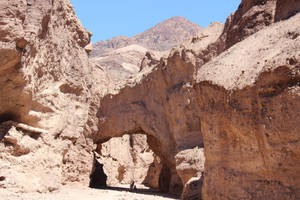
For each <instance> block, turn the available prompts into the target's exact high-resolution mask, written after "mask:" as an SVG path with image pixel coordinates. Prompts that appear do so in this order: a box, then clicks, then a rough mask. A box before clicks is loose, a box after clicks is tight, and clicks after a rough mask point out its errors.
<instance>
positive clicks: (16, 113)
mask: <svg viewBox="0 0 300 200" xmlns="http://www.w3.org/2000/svg"><path fill="white" fill-rule="evenodd" d="M0 24H1V25H0V57H1V59H0V60H1V61H0V86H1V87H0V88H1V89H0V123H1V124H2V125H5V123H7V122H9V121H13V123H12V124H9V126H8V128H4V129H1V131H3V132H2V133H1V137H4V138H3V140H2V141H3V142H1V143H0V149H1V151H0V152H1V153H0V158H1V159H0V160H1V161H0V171H1V176H4V177H5V180H4V181H2V182H1V188H3V187H4V188H6V189H8V190H13V191H25V192H31V191H39V192H46V191H52V190H55V189H57V188H58V187H59V186H60V185H61V184H66V183H68V182H81V183H88V181H89V173H90V171H91V168H92V166H91V165H92V154H91V150H92V142H91V141H90V140H88V139H87V138H86V137H85V135H84V133H83V131H84V127H85V125H86V122H87V119H88V108H89V104H90V100H89V98H90V91H89V88H90V85H91V83H92V82H91V74H93V73H92V68H91V66H90V65H89V61H88V55H87V53H86V50H85V49H84V48H85V46H87V45H88V44H89V43H90V35H91V34H90V33H89V32H88V31H86V30H85V29H84V28H83V27H82V25H81V23H80V22H79V20H78V19H77V17H76V16H75V13H74V11H73V7H72V6H71V4H70V2H69V1H68V0H56V1H52V0H47V1H32V0H27V1H22V0H11V1H5V0H1V1H0ZM4 122H5V123H4ZM22 124H23V125H22ZM2 125H1V126H2ZM6 125H7V124H6ZM1 139H2V138H1ZM33 169H34V170H33Z"/></svg>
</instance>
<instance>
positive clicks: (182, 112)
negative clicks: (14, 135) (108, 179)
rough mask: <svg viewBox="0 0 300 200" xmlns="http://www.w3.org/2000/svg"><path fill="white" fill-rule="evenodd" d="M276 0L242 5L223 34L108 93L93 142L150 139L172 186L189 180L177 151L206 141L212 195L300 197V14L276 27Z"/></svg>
mask: <svg viewBox="0 0 300 200" xmlns="http://www.w3.org/2000/svg"><path fill="white" fill-rule="evenodd" d="M277 3H278V2H277V1H271V0H270V1H243V2H242V4H241V6H240V7H239V9H238V11H237V12H236V13H235V14H234V15H232V16H230V17H229V19H228V21H227V24H226V25H225V28H224V30H223V33H220V35H221V36H220V37H219V38H217V37H215V36H214V37H211V38H214V39H212V40H211V41H210V42H206V43H205V45H201V37H198V38H200V39H199V40H198V45H199V46H200V47H201V48H198V49H197V51H193V49H189V48H188V47H187V46H186V47H185V46H181V47H180V48H177V49H175V50H173V51H172V52H171V53H170V55H169V57H168V58H167V59H162V60H161V61H160V63H159V64H158V65H157V66H156V67H154V69H153V70H152V72H150V73H149V74H148V75H147V76H146V77H144V78H142V79H138V78H137V79H136V80H137V81H136V82H133V83H130V84H129V85H128V86H127V87H125V88H124V89H122V90H120V92H119V93H118V94H116V95H109V96H106V97H105V98H104V99H103V101H102V102H101V107H100V109H99V111H98V117H99V119H100V120H99V122H100V123H99V127H100V132H99V133H98V134H96V135H94V140H95V141H96V142H100V143H101V142H102V141H105V140H107V139H108V138H110V137H115V136H121V135H123V134H124V133H130V134H132V133H136V132H141V131H143V132H144V133H146V134H147V135H149V137H150V138H152V142H148V143H149V145H150V146H151V148H152V149H153V151H154V152H155V153H156V154H157V155H159V156H160V158H161V159H162V164H163V168H162V174H161V177H163V180H164V182H160V188H161V189H165V188H166V187H169V191H171V192H172V191H175V190H176V189H175V188H176V187H177V186H179V184H182V183H183V185H185V184H186V183H187V182H186V181H188V178H185V177H184V176H180V172H179V171H178V170H177V167H178V166H179V165H178V163H176V162H175V156H176V154H178V153H179V152H180V151H184V150H188V149H193V148H194V147H204V152H205V159H206V161H205V172H204V187H203V188H202V189H203V192H202V197H203V198H204V199H214V200H215V199H220V200H221V199H270V198H275V199H297V198H299V193H298V191H299V184H298V183H299V182H300V181H299V176H298V174H299V167H298V166H297V163H298V162H299V155H300V153H299V151H298V150H299V148H297V146H299V145H297V143H298V141H299V134H297V130H299V128H298V124H299V121H300V119H299V116H298V113H299V111H298V110H299V109H300V106H299V104H298V102H299V64H298V63H299V55H298V54H299V53H298V52H299V41H298V39H299V37H298V36H299V34H298V32H299V30H298V29H299V28H298V27H297V26H295V24H298V23H299V15H296V16H294V17H291V18H290V19H288V20H287V21H283V22H280V23H276V24H273V23H274V22H275V21H276V20H275V19H274V16H275V13H276V9H279V7H278V5H279V4H277ZM286 5H288V2H286ZM291 9H292V8H291ZM287 13H289V11H288V12H287ZM251 35H252V36H251ZM249 36H250V37H249ZM194 41H195V42H196V43H197V40H194ZM191 46H193V45H191ZM194 46H195V45H194ZM222 52H223V53H222ZM221 53H222V54H221ZM219 54H220V55H219ZM218 55H219V56H218ZM209 61H211V62H209ZM205 63H207V64H205ZM203 64H205V65H203ZM287 119H290V120H288V122H286V120H287ZM273 120H274V122H273ZM296 123H297V124H296ZM283 161H284V164H283ZM172 176H173V178H172ZM177 177H180V178H181V179H179V181H177V182H176V183H175V182H174V181H173V182H172V181H171V180H176V179H177ZM220 179H221V181H220ZM166 180H167V181H166ZM180 182H181V183H180ZM171 183H172V184H171ZM185 186H186V187H185V189H186V190H185V191H187V190H188V188H189V185H185ZM199 193H201V191H200V188H199Z"/></svg>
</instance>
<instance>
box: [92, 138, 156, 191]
mask: <svg viewBox="0 0 300 200" xmlns="http://www.w3.org/2000/svg"><path fill="white" fill-rule="evenodd" d="M98 160H99V162H100V163H102V164H103V165H104V171H105V174H107V175H108V180H107V184H108V185H110V186H116V185H118V184H130V183H131V182H132V181H134V182H135V183H137V184H141V183H146V182H150V180H145V179H146V176H153V178H152V179H155V177H158V176H159V173H160V171H159V170H156V171H154V170H153V172H152V171H151V170H150V169H149V167H150V165H151V164H152V163H155V164H154V165H159V163H157V159H156V161H154V153H153V151H152V150H151V149H150V148H149V146H148V144H147V136H146V135H142V134H136V135H124V136H123V137H122V138H112V139H111V140H109V141H108V142H106V143H103V144H102V145H101V150H100V155H99V159H98ZM156 168H157V167H156ZM148 171H150V172H148ZM154 172H155V173H154ZM148 185H149V184H148Z"/></svg>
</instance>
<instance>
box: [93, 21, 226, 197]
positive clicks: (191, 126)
mask: <svg viewBox="0 0 300 200" xmlns="http://www.w3.org/2000/svg"><path fill="white" fill-rule="evenodd" d="M213 26H214V25H213ZM212 30H213V31H212V33H211V34H209V32H208V33H207V35H205V39H204V41H203V43H202V46H201V48H199V49H204V48H205V47H207V45H209V44H210V42H209V41H211V42H212V41H213V42H214V41H215V40H216V39H217V37H216V36H215V34H221V31H222V30H221V29H218V28H217V29H212ZM205 44H206V45H205ZM193 55H194V54H193V52H192V50H189V49H185V48H184V47H179V48H178V49H175V50H173V51H172V52H171V54H170V56H169V58H168V59H161V60H160V63H159V64H158V66H155V67H154V68H152V69H151V71H150V72H148V76H145V75H142V76H140V74H137V76H136V78H135V79H132V80H131V82H129V86H127V87H125V88H124V89H122V90H121V91H120V93H119V94H116V95H115V96H111V95H108V96H106V97H104V98H103V99H102V101H101V108H100V110H99V111H98V117H99V123H100V124H99V129H100V133H101V134H98V133H95V135H94V139H95V141H96V142H100V143H101V142H103V141H106V140H107V139H109V138H111V137H118V136H122V135H123V134H124V133H129V134H133V133H137V132H143V133H145V134H147V135H148V144H149V146H150V148H151V149H152V150H153V151H154V153H155V154H156V155H158V156H159V157H160V158H161V161H162V165H163V166H162V172H161V175H160V180H161V181H159V182H160V184H159V185H160V188H161V189H162V190H164V191H168V190H169V191H171V192H173V193H179V194H180V193H181V191H182V188H183V185H182V180H181V179H180V177H179V176H178V173H177V172H176V162H175V155H176V154H177V153H178V152H179V151H181V150H185V149H189V148H194V147H196V146H203V141H202V135H201V132H200V131H199V128H200V127H199V119H197V118H196V119H193V120H189V119H190V117H191V116H193V110H192V109H189V110H185V111H184V112H185V113H186V115H187V117H184V118H182V116H183V115H182V111H181V110H176V109H174V108H175V107H176V108H180V107H181V106H182V105H186V106H187V107H188V108H190V107H189V105H190V103H191V102H189V98H188V97H189V89H188V88H190V87H191V85H190V84H186V83H185V82H188V81H189V80H191V79H192V78H193V75H194V72H195V69H196V67H195V65H194V64H195V62H197V59H196V58H195V57H194V56H193ZM178 72H180V73H178ZM143 77H145V78H144V79H143ZM139 81H141V82H139ZM181 88H186V89H187V90H186V91H185V93H184V94H182V97H184V98H173V96H175V95H178V92H180V89H181ZM179 118H180V121H185V120H186V121H185V122H183V123H179V121H178V119H179ZM185 129H187V131H185V132H183V131H184V130H185ZM182 134H185V137H182Z"/></svg>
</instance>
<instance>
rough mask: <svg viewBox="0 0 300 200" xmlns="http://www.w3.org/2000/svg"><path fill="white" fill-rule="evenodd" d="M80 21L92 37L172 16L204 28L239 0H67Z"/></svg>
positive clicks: (139, 28)
mask: <svg viewBox="0 0 300 200" xmlns="http://www.w3.org/2000/svg"><path fill="white" fill-rule="evenodd" d="M71 2H72V4H73V6H74V8H75V12H76V14H77V16H78V17H79V19H80V20H81V22H82V24H83V25H84V26H85V27H86V28H87V29H88V30H89V31H91V32H92V33H93V35H94V36H93V37H92V41H93V42H97V41H100V40H107V39H110V38H112V37H115V36H120V35H122V36H134V35H136V34H138V33H140V32H143V31H145V30H147V29H148V28H150V27H152V26H154V25H156V24H158V23H160V22H162V21H164V20H166V19H168V18H170V17H174V16H182V17H185V18H187V19H188V20H190V21H192V22H194V23H196V24H198V25H200V26H201V27H203V28H205V27H206V26H208V25H209V24H210V23H211V22H216V21H219V22H223V23H224V22H225V20H226V18H227V16H228V15H229V14H230V13H232V12H234V11H235V10H236V9H237V7H238V5H239V4H240V2H241V0H226V1H224V0H209V1H207V0H71Z"/></svg>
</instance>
